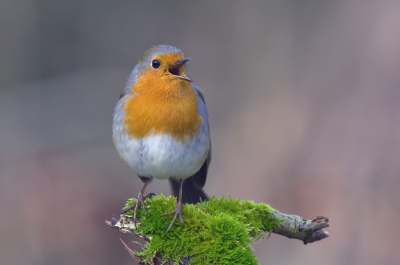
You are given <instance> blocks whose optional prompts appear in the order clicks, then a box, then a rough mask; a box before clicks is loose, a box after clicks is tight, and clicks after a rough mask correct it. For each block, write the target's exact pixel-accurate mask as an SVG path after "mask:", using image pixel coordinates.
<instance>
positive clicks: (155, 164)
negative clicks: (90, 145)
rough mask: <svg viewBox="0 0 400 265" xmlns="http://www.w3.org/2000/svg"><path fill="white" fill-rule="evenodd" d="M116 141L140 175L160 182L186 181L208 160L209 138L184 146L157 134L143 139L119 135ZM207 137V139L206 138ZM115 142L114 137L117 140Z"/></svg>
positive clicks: (130, 165) (170, 138)
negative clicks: (167, 179)
mask: <svg viewBox="0 0 400 265" xmlns="http://www.w3.org/2000/svg"><path fill="white" fill-rule="evenodd" d="M117 138H120V139H118V140H116V141H115V140H114V141H115V144H116V147H117V150H118V153H119V155H120V156H121V158H122V159H123V160H124V161H125V162H126V163H127V164H128V165H129V167H130V168H132V169H133V171H135V173H136V174H137V175H138V176H143V177H155V178H158V179H166V178H171V177H173V178H177V179H186V178H188V177H190V176H192V175H193V174H195V173H196V172H197V171H198V170H199V169H200V168H201V166H202V165H203V163H204V161H205V160H206V158H207V154H208V150H209V146H210V140H209V137H202V136H201V134H200V136H198V137H196V138H195V139H194V140H193V141H192V142H190V143H185V144H182V143H181V142H180V141H178V142H177V141H175V140H173V139H172V137H171V136H169V135H155V136H150V137H147V138H145V139H142V140H135V139H130V138H128V137H127V136H120V137H117ZM207 138H208V139H207ZM114 139H115V137H114Z"/></svg>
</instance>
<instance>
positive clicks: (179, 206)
mask: <svg viewBox="0 0 400 265" xmlns="http://www.w3.org/2000/svg"><path fill="white" fill-rule="evenodd" d="M172 214H175V216H174V219H172V222H171V224H170V225H169V227H168V229H167V232H165V234H164V236H165V235H166V234H167V233H168V232H169V230H171V227H172V225H173V224H174V223H175V219H176V217H177V216H179V220H181V223H182V224H183V220H182V203H178V204H177V205H176V207H175V210H174V211H172V212H170V213H166V214H163V215H162V216H166V215H172Z"/></svg>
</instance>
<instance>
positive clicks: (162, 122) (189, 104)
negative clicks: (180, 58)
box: [122, 70, 202, 142]
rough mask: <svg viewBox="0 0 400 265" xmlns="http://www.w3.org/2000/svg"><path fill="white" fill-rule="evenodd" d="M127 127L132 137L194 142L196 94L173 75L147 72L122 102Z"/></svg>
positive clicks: (199, 119) (198, 118)
mask: <svg viewBox="0 0 400 265" xmlns="http://www.w3.org/2000/svg"><path fill="white" fill-rule="evenodd" d="M122 108H123V110H124V111H125V119H124V125H125V127H126V128H127V133H128V135H129V136H130V137H133V138H136V139H140V138H143V137H148V136H150V135H157V134H170V135H171V136H172V137H173V138H174V139H175V140H180V141H181V142H185V141H186V139H188V138H189V139H190V140H192V139H193V138H194V137H195V136H196V135H197V134H198V133H199V132H200V128H201V124H202V117H201V116H200V115H199V113H198V106H197V99H196V93H195V91H194V89H193V88H192V86H191V85H190V83H189V82H187V81H185V80H181V79H179V78H174V77H172V76H171V75H160V74H159V73H157V72H154V71H151V70H150V71H144V72H143V73H141V74H140V75H139V76H138V80H137V82H136V83H135V84H134V85H133V87H132V89H131V95H129V96H127V97H126V98H125V99H124V102H123V107H122Z"/></svg>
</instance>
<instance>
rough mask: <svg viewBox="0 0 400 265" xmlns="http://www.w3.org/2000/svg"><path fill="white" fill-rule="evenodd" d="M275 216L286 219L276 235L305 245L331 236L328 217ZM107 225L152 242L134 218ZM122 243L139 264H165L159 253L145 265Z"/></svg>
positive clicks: (185, 260)
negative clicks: (327, 229)
mask: <svg viewBox="0 0 400 265" xmlns="http://www.w3.org/2000/svg"><path fill="white" fill-rule="evenodd" d="M274 216H275V217H276V218H284V220H283V222H282V223H281V225H279V226H277V227H276V228H275V229H274V230H273V233H275V234H279V235H282V236H286V237H288V238H293V239H299V240H301V241H302V242H303V243H304V244H308V243H312V242H315V241H319V240H322V239H324V238H327V237H328V236H329V233H328V232H327V231H324V230H323V229H324V228H326V227H329V219H328V218H326V217H323V216H318V217H316V218H315V219H313V220H307V219H305V218H303V217H301V216H297V215H290V214H284V213H280V212H276V213H274ZM106 224H108V225H109V226H111V227H112V228H115V229H117V230H119V231H120V232H122V233H128V234H131V235H134V236H136V237H139V238H141V239H143V240H144V241H146V242H150V239H149V238H147V237H145V236H143V235H140V234H138V233H136V232H135V231H134V230H133V228H134V224H133V218H132V216H128V215H121V216H120V218H118V217H116V216H113V217H112V221H106ZM121 241H122V239H121ZM122 243H123V244H124V246H125V248H126V250H127V251H128V252H129V254H130V255H131V256H132V258H134V259H135V260H136V261H137V262H138V263H141V264H155V265H157V264H161V263H162V262H163V258H162V256H161V255H160V254H159V253H157V254H156V255H155V256H154V258H153V260H152V261H151V262H149V263H144V258H141V257H138V256H136V255H135V253H136V251H135V250H132V249H130V248H129V247H128V246H127V245H126V244H125V242H123V241H122ZM136 243H137V244H140V243H138V242H136ZM181 262H182V263H183V264H189V259H182V260H181ZM164 264H167V265H168V264H171V265H172V264H174V263H173V262H172V261H170V262H167V263H164Z"/></svg>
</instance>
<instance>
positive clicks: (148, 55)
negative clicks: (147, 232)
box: [112, 45, 211, 234]
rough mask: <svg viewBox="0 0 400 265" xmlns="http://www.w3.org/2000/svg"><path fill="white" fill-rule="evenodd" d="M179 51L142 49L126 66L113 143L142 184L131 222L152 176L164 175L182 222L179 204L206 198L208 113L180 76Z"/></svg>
mask: <svg viewBox="0 0 400 265" xmlns="http://www.w3.org/2000/svg"><path fill="white" fill-rule="evenodd" d="M190 60H191V59H190V58H189V57H185V55H184V53H183V52H182V51H181V50H180V49H178V48H176V47H174V46H170V45H156V46H153V47H151V48H150V49H148V50H147V51H146V52H145V53H144V54H143V55H142V57H141V58H140V59H139V61H138V63H137V64H136V66H135V67H134V69H133V70H132V72H131V74H130V75H129V77H128V80H127V83H126V85H125V87H124V89H123V91H122V93H121V95H120V98H119V100H118V101H117V104H116V107H115V110H114V115H113V126H112V127H113V129H112V131H113V133H112V134H113V142H114V145H115V147H116V149H117V152H118V154H119V156H120V158H121V159H122V160H123V161H124V162H125V163H126V164H127V165H128V166H129V167H130V168H131V169H132V170H133V172H134V173H135V174H136V175H137V176H138V177H139V178H140V179H141V180H142V182H143V183H144V185H143V188H142V189H141V191H140V192H139V194H138V196H137V199H136V202H135V203H134V204H133V205H132V206H131V207H129V208H128V209H126V210H124V211H123V212H122V214H124V213H126V212H127V211H130V210H132V209H134V217H133V220H134V224H135V227H136V216H137V212H138V208H139V205H140V203H141V204H142V209H143V210H144V211H146V209H145V203H144V202H145V199H146V198H147V197H148V195H146V196H144V192H145V190H146V188H147V186H148V184H149V183H150V182H151V181H152V180H153V179H154V178H157V179H168V180H169V182H170V186H171V188H172V193H173V195H174V196H175V197H177V202H178V203H177V205H176V207H175V210H174V211H172V212H170V213H166V214H164V215H163V216H167V215H174V217H173V219H172V221H171V224H170V226H169V227H168V229H167V231H166V233H165V234H167V233H168V232H169V231H170V230H171V227H172V226H173V224H174V223H175V219H176V218H177V217H179V219H180V221H181V223H182V225H183V224H184V222H183V219H182V204H185V203H191V204H195V203H197V202H200V201H205V200H207V199H208V198H209V197H208V195H207V194H206V193H205V191H204V190H203V187H204V185H205V182H206V178H207V172H208V168H209V165H210V162H211V139H210V129H209V122H208V112H207V107H206V104H205V101H204V96H203V92H202V91H201V90H200V89H199V88H198V87H196V86H195V85H193V83H192V82H193V80H192V79H190V78H189V77H188V76H187V75H186V67H185V65H186V63H187V62H188V61H190Z"/></svg>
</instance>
